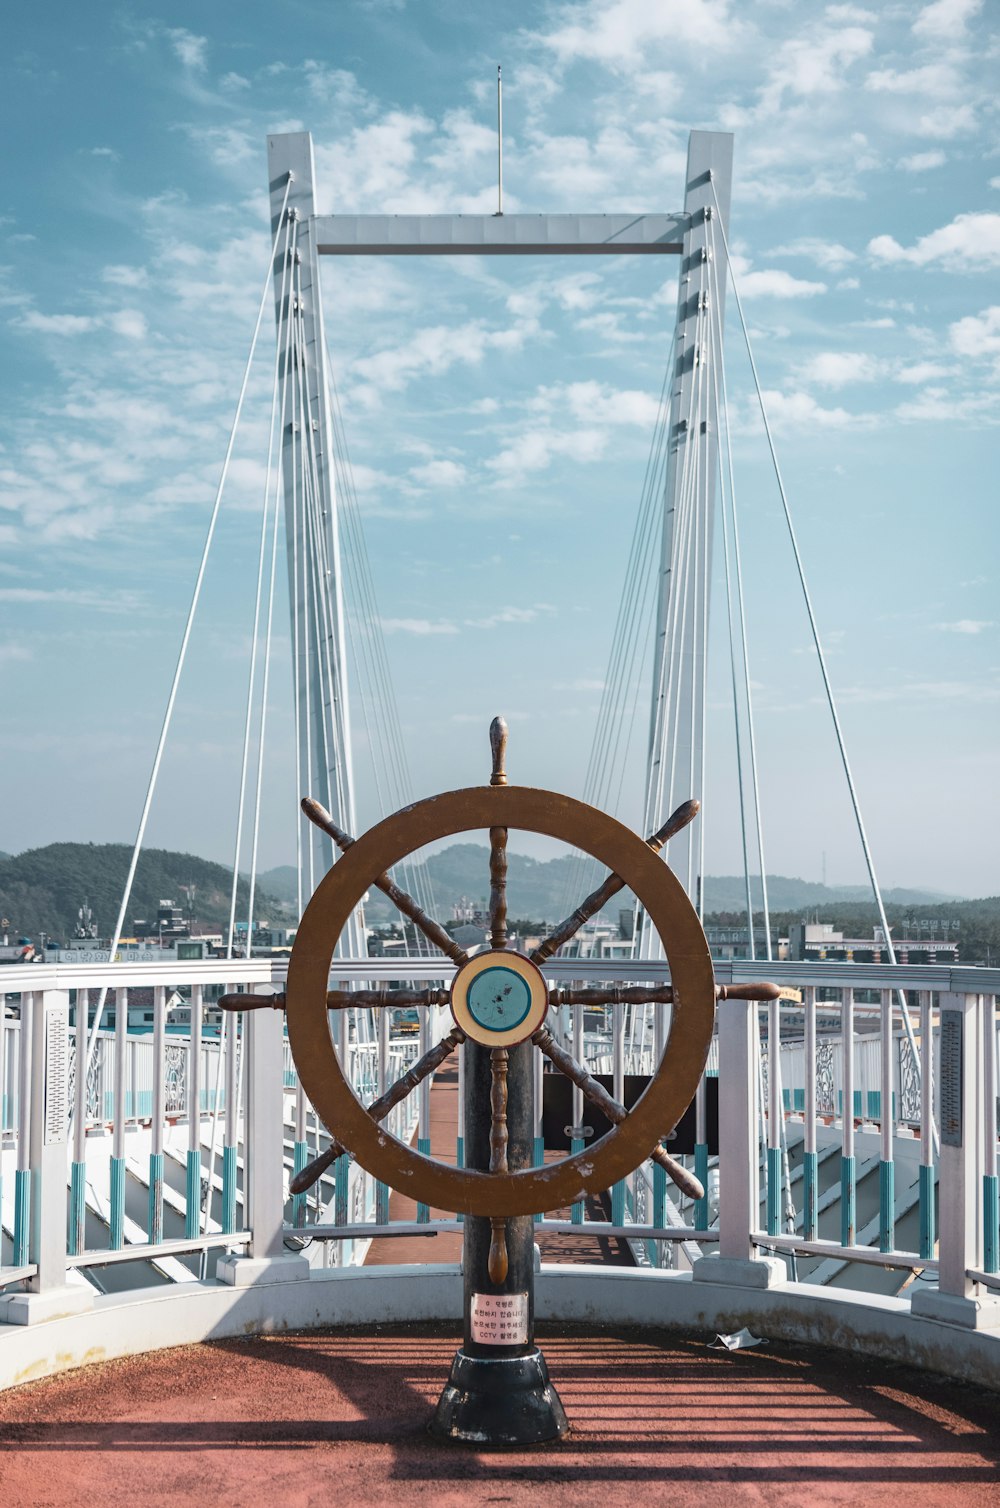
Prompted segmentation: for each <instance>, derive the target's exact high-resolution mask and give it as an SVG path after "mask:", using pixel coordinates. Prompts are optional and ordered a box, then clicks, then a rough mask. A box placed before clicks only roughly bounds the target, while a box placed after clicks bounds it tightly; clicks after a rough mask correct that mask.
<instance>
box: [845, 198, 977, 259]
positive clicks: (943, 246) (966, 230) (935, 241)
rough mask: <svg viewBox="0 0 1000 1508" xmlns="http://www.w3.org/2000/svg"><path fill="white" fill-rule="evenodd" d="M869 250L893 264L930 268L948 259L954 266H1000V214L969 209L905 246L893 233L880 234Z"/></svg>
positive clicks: (877, 257)
mask: <svg viewBox="0 0 1000 1508" xmlns="http://www.w3.org/2000/svg"><path fill="white" fill-rule="evenodd" d="M868 253H869V255H870V256H872V257H874V259H875V261H877V262H884V263H888V264H890V265H891V264H893V263H898V262H909V263H910V264H911V265H912V266H914V267H926V266H928V265H929V264H930V263H931V262H939V261H943V260H947V261H948V263H949V265H950V266H951V267H959V268H963V269H966V270H972V269H977V268H986V267H996V266H1000V215H997V214H992V213H989V212H985V211H982V212H981V211H977V210H970V211H967V212H966V213H965V214H961V215H956V216H955V218H954V220H952V222H951V224H950V225H942V226H941V227H940V229H938V230H932V231H930V232H929V234H927V235H926V236H921V237H920V239H919V240H918V241H917V242H916V243H915V245H913V246H901V245H900V244H899V242H898V241H896V240H894V238H893V237H892V236H876V237H875V238H874V240H872V241H869V243H868Z"/></svg>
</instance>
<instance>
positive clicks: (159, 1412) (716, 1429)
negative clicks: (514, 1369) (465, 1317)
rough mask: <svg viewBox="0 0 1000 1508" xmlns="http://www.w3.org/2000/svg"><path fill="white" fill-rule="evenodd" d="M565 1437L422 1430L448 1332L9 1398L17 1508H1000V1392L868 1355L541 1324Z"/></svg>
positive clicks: (316, 1339) (347, 1340)
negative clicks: (530, 1507) (480, 1506)
mask: <svg viewBox="0 0 1000 1508" xmlns="http://www.w3.org/2000/svg"><path fill="white" fill-rule="evenodd" d="M540 1338H541V1341H542V1345H543V1347H544V1350H545V1354H546V1356H547V1358H548V1362H549V1368H550V1371H551V1373H552V1377H553V1381H554V1382H555V1384H556V1386H557V1387H558V1389H559V1392H560V1395H561V1397H562V1400H563V1403H564V1405H565V1407H566V1411H567V1413H568V1415H569V1418H570V1421H571V1425H572V1433H571V1434H570V1436H569V1437H568V1438H567V1439H566V1440H564V1441H562V1442H560V1443H559V1444H557V1445H551V1446H538V1447H535V1448H534V1449H532V1450H509V1451H503V1452H498V1453H490V1452H487V1451H483V1450H480V1449H473V1448H470V1447H463V1446H453V1445H445V1444H441V1443H438V1442H435V1441H433V1440H432V1439H431V1438H430V1437H429V1436H428V1435H427V1433H426V1428H425V1427H426V1423H427V1420H428V1417H429V1416H430V1413H431V1411H432V1409H433V1405H434V1403H435V1401H436V1399H437V1396H438V1394H439V1392H440V1389H441V1386H442V1383H443V1381H444V1378H445V1376H446V1374H447V1370H448V1366H449V1363H450V1360H451V1356H452V1353H453V1350H454V1347H455V1331H454V1327H451V1326H436V1327H434V1326H421V1327H414V1328H409V1329H407V1328H394V1329H388V1328H387V1329H381V1330H379V1329H376V1330H374V1331H372V1330H370V1329H369V1330H365V1331H356V1332H312V1333H308V1334H287V1333H286V1334H280V1335H274V1336H268V1337H260V1338H254V1339H247V1340H226V1341H217V1342H213V1343H210V1344H207V1345H201V1346H191V1347H183V1348H179V1349H178V1350H175V1351H167V1352H160V1353H158V1354H155V1355H152V1356H149V1357H137V1358H132V1359H129V1360H127V1361H120V1362H112V1363H105V1364H99V1365H97V1366H94V1367H91V1368H86V1369H83V1370H80V1371H77V1372H72V1373H68V1374H66V1375H65V1376H62V1377H57V1378H53V1379H51V1380H49V1381H45V1382H39V1383H34V1384H28V1385H26V1386H24V1387H22V1388H19V1389H15V1390H13V1391H11V1392H8V1393H6V1394H3V1395H2V1396H0V1488H2V1496H3V1501H4V1504H5V1505H7V1508H22V1505H29V1504H30V1505H32V1508H34V1505H37V1504H40V1503H44V1504H47V1505H52V1508H62V1505H69V1504H74V1505H78V1508H89V1505H91V1504H93V1505H97V1504H100V1505H102V1508H103V1505H105V1504H107V1503H109V1502H110V1503H117V1502H129V1501H133V1500H135V1499H139V1498H141V1500H142V1501H144V1502H148V1503H152V1504H158V1505H159V1504H164V1505H172V1504H182V1503H183V1504H187V1503H202V1504H203V1503H206V1502H213V1501H215V1502H226V1503H237V1504H240V1505H241V1508H244V1505H247V1508H253V1505H256V1504H267V1505H272V1504H274V1503H276V1502H280V1503H283V1504H289V1505H298V1504H313V1503H315V1504H321V1503H322V1504H327V1503H329V1502H330V1501H331V1500H336V1499H337V1498H339V1497H343V1496H345V1495H346V1496H347V1497H348V1498H349V1500H350V1501H352V1502H355V1503H364V1504H365V1505H369V1504H374V1505H381V1504H390V1503H391V1504H393V1505H396V1508H398V1505H400V1504H402V1503H410V1502H416V1501H419V1502H422V1503H425V1504H433V1505H434V1508H439V1505H440V1508H448V1505H452V1504H454V1505H459V1504H462V1505H465V1504H468V1503H470V1502H472V1503H488V1502H497V1503H510V1504H515V1505H517V1504H528V1503H529V1502H534V1503H538V1502H544V1503H545V1504H547V1505H548V1504H553V1505H556V1508H581V1505H590V1504H600V1505H601V1508H610V1505H611V1504H612V1503H614V1502H619V1501H620V1502H628V1503H629V1504H635V1503H637V1502H639V1503H647V1502H650V1503H654V1502H655V1503H660V1502H664V1503H666V1502H669V1503H671V1504H673V1505H680V1508H687V1505H691V1508H695V1505H697V1508H712V1505H716V1504H720V1505H721V1504H724V1505H725V1508H742V1505H751V1504H752V1505H755V1508H757V1505H759V1504H761V1503H767V1504H769V1505H778V1508H802V1505H803V1504H808V1505H810V1508H820V1505H826V1504H831V1505H832V1504H836V1505H839V1508H844V1505H854V1504H862V1503H863V1504H864V1505H865V1508H890V1505H891V1508H898V1505H899V1503H900V1501H905V1502H906V1504H907V1508H925V1505H926V1508H950V1505H959V1504H961V1505H966V1504H968V1505H987V1504H989V1505H996V1504H998V1503H1000V1470H998V1468H1000V1417H998V1409H997V1399H996V1397H995V1396H992V1395H987V1394H984V1393H982V1392H981V1391H979V1390H976V1389H973V1388H970V1387H967V1386H963V1385H962V1384H959V1383H955V1382H952V1381H945V1380H944V1379H940V1378H932V1377H929V1376H927V1375H926V1374H920V1373H915V1372H912V1371H907V1370H906V1369H904V1368H901V1367H895V1366H892V1365H890V1364H888V1363H883V1362H876V1361H870V1360H868V1359H867V1358H865V1357H861V1356H858V1357H849V1356H845V1355H838V1354H836V1353H825V1352H821V1351H818V1350H806V1349H803V1348H792V1347H787V1346H782V1345H773V1346H770V1347H768V1349H767V1350H765V1351H743V1352H737V1353H734V1354H729V1353H727V1352H715V1351H709V1350H707V1349H706V1348H705V1346H704V1337H698V1338H697V1339H691V1340H679V1339H678V1338H677V1337H676V1336H671V1335H668V1334H666V1333H663V1332H656V1331H654V1330H644V1331H643V1332H642V1333H641V1334H638V1333H636V1332H629V1331H626V1330H617V1329H599V1330H596V1331H595V1330H591V1331H584V1330H582V1329H573V1328H569V1327H566V1326H558V1327H554V1326H549V1327H544V1326H543V1327H541V1337H540Z"/></svg>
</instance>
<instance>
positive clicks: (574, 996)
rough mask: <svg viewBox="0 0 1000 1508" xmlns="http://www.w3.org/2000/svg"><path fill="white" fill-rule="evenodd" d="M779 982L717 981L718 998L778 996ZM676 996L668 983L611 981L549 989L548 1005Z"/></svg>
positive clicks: (667, 1000) (665, 1000) (643, 1001)
mask: <svg viewBox="0 0 1000 1508" xmlns="http://www.w3.org/2000/svg"><path fill="white" fill-rule="evenodd" d="M780 994H781V986H780V984H771V983H770V982H769V981H767V980H763V979H761V980H756V981H754V982H753V983H752V984H717V985H716V987H715V998H716V1000H777V999H778V996H779V995H780ZM673 998H674V992H673V989H672V988H671V986H670V985H669V984H658V985H653V986H652V987H649V988H647V987H646V986H644V985H614V984H612V985H608V986H606V987H605V988H604V989H593V990H587V989H584V990H573V989H564V990H560V989H553V990H549V1005H550V1006H555V1005H670V1004H671V1003H672V1001H673Z"/></svg>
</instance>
